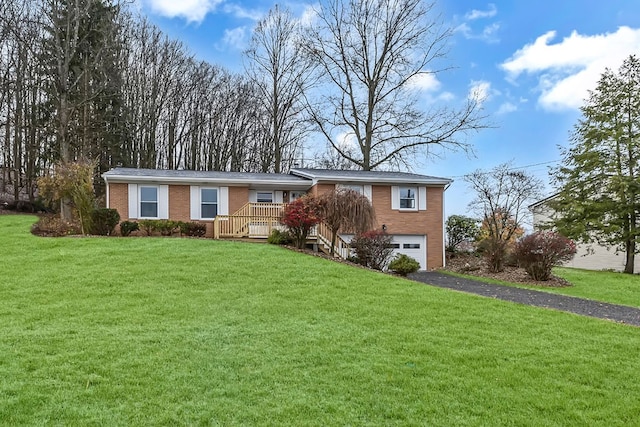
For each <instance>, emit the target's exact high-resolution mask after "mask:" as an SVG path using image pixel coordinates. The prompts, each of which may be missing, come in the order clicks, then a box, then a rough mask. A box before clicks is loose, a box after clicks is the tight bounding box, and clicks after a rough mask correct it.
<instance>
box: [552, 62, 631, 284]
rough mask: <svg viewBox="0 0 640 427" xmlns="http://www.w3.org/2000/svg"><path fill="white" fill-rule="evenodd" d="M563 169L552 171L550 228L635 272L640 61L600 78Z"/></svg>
mask: <svg viewBox="0 0 640 427" xmlns="http://www.w3.org/2000/svg"><path fill="white" fill-rule="evenodd" d="M581 111H582V118H581V119H580V121H579V122H578V124H577V125H576V127H575V132H574V135H573V138H572V142H571V145H570V147H569V148H568V149H566V150H564V151H563V164H562V166H560V167H558V168H556V169H555V170H553V171H552V176H553V179H554V181H555V183H556V185H557V186H558V188H559V193H558V195H557V197H555V198H554V199H553V200H551V201H550V202H549V205H550V207H551V208H553V209H554V211H555V212H557V214H556V215H555V217H554V219H553V224H554V226H555V227H556V228H557V229H558V230H559V231H560V232H561V233H563V234H565V235H566V236H568V237H570V238H572V239H574V240H577V241H580V242H583V243H594V242H597V243H598V244H601V245H604V246H607V247H610V248H615V249H616V250H622V251H624V252H625V253H626V263H625V269H624V271H625V273H633V272H634V261H635V254H636V252H637V242H638V237H639V236H640V229H639V228H638V218H639V215H640V182H639V181H638V178H639V177H640V166H639V160H640V60H639V59H638V58H637V57H636V56H633V55H632V56H630V57H629V58H627V59H626V60H625V61H624V62H623V64H622V66H621V67H620V69H619V70H618V72H617V73H615V72H613V71H611V70H610V69H607V70H605V72H604V73H603V74H602V76H601V78H600V80H599V81H598V85H597V87H596V89H595V90H594V91H592V92H590V94H589V98H588V99H587V100H586V103H585V105H584V106H583V107H582V108H581Z"/></svg>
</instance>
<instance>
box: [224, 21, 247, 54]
mask: <svg viewBox="0 0 640 427" xmlns="http://www.w3.org/2000/svg"><path fill="white" fill-rule="evenodd" d="M249 37H250V29H249V28H248V27H246V26H243V27H237V28H233V29H231V30H224V36H223V37H222V44H221V45H218V46H217V47H218V49H220V50H224V49H225V48H227V47H229V48H232V49H235V50H244V49H246V47H247V46H248V45H249Z"/></svg>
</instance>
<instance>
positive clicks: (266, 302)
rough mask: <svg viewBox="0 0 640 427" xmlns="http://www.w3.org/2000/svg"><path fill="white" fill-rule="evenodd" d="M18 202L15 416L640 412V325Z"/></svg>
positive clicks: (423, 418)
mask: <svg viewBox="0 0 640 427" xmlns="http://www.w3.org/2000/svg"><path fill="white" fill-rule="evenodd" d="M33 220H34V219H33V218H32V217H25V216H0V248H2V257H1V258H0V295H1V296H2V297H1V298H0V378H1V381H0V425H41V424H53V425H110V426H111V425H223V426H228V425H292V426H304V425H313V426H316V425H317V426H326V425H372V426H379V425H402V426H405V425H479V426H480V425H482V426H484V425H545V426H553V425H557V426H564V425H606V426H611V425H621V426H622V425H625V426H626V425H633V424H634V423H637V422H638V413H640V400H639V399H638V396H640V370H639V369H638V363H637V357H638V356H637V355H638V351H639V350H640V329H638V328H634V327H629V326H624V325H619V324H614V323H611V322H606V321H602V320H597V319H591V318H586V317H580V316H575V315H571V314H566V313H562V312H557V311H553V310H544V309H540V308H534V307H527V306H522V305H518V304H511V303H507V302H502V301H497V300H493V299H488V298H482V297H478V296H473V295H466V294H462V293H459V292H453V291H448V290H445V289H439V288H435V287H430V286H425V285H421V284H418V283H414V282H411V281H407V280H403V279H398V278H394V277H391V276H388V275H384V274H378V273H374V272H369V271H365V270H362V269H359V268H354V267H350V266H346V265H342V264H339V263H333V262H331V261H327V260H324V259H320V258H316V257H310V256H307V255H304V254H300V253H296V252H291V251H288V250H286V249H282V248H278V247H274V246H270V245H259V244H247V243H234V242H221V241H212V240H196V239H177V238H73V237H72V238H58V239H52V238H48V239H45V238H39V237H35V236H32V235H30V234H29V232H28V229H29V225H30V224H31V222H32V221H33Z"/></svg>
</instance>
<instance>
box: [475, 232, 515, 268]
mask: <svg viewBox="0 0 640 427" xmlns="http://www.w3.org/2000/svg"><path fill="white" fill-rule="evenodd" d="M508 246H509V242H507V241H505V240H501V239H497V238H493V237H487V238H486V239H484V240H482V241H481V242H480V244H479V245H478V250H479V251H480V252H481V253H482V254H483V255H484V257H485V258H486V260H487V267H488V268H489V271H490V272H492V273H499V272H500V271H502V270H504V262H505V259H506V257H507V253H508Z"/></svg>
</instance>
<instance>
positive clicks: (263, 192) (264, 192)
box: [256, 190, 275, 203]
mask: <svg viewBox="0 0 640 427" xmlns="http://www.w3.org/2000/svg"><path fill="white" fill-rule="evenodd" d="M259 193H262V194H271V201H270V202H259V201H258V194H259ZM274 201H275V196H274V194H273V191H262V190H260V191H256V203H274Z"/></svg>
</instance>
